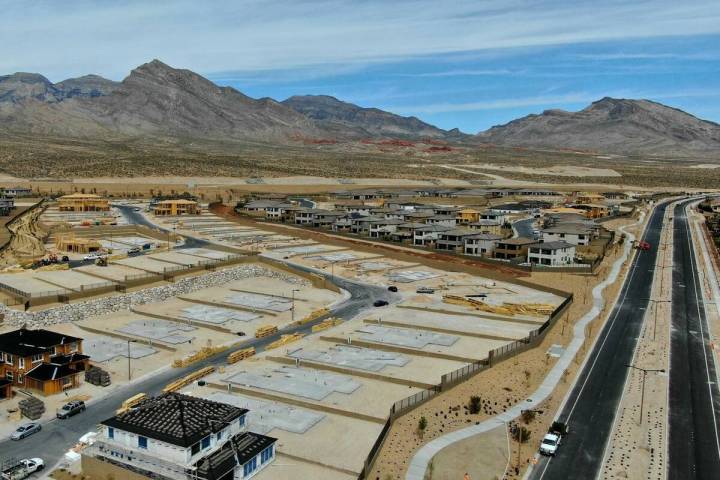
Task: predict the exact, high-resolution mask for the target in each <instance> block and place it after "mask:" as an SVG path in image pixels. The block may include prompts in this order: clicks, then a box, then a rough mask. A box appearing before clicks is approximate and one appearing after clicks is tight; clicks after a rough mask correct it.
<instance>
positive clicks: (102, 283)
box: [35, 270, 114, 292]
mask: <svg viewBox="0 0 720 480" xmlns="http://www.w3.org/2000/svg"><path fill="white" fill-rule="evenodd" d="M35 276H36V277H37V278H38V279H40V280H43V281H45V282H48V283H52V284H54V285H56V286H58V287H61V288H63V287H64V288H67V289H69V290H73V291H75V292H81V291H84V290H90V289H96V288H105V287H112V286H113V285H114V282H112V281H110V280H103V279H102V278H97V277H93V276H92V275H88V274H87V273H82V272H78V271H76V270H48V271H44V272H42V271H41V272H36V273H35Z"/></svg>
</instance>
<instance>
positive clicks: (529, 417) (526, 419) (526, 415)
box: [520, 410, 535, 425]
mask: <svg viewBox="0 0 720 480" xmlns="http://www.w3.org/2000/svg"><path fill="white" fill-rule="evenodd" d="M520 418H522V421H523V423H524V424H525V425H528V424H530V422H532V421H533V420H535V411H533V410H523V411H522V414H520Z"/></svg>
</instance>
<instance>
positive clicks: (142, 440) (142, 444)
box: [138, 436, 148, 450]
mask: <svg viewBox="0 0 720 480" xmlns="http://www.w3.org/2000/svg"><path fill="white" fill-rule="evenodd" d="M138 448H142V449H144V450H147V448H148V440H147V437H140V436H139V437H138Z"/></svg>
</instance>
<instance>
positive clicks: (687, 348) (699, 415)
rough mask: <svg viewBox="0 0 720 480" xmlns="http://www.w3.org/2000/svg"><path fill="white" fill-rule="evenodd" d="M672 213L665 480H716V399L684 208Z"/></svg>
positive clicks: (719, 456) (719, 412)
mask: <svg viewBox="0 0 720 480" xmlns="http://www.w3.org/2000/svg"><path fill="white" fill-rule="evenodd" d="M688 203H690V201H688V202H682V203H680V204H678V205H677V206H676V207H675V210H674V212H673V216H674V220H673V222H674V233H675V235H674V246H675V248H674V251H673V291H672V335H671V339H670V401H669V403H670V413H669V446H668V456H669V459H668V477H667V478H668V479H682V480H695V479H697V480H702V479H708V480H709V479H718V478H720V436H719V435H718V432H719V431H720V423H719V422H718V420H719V419H720V393H719V392H718V384H717V375H716V371H715V362H714V359H713V352H712V350H711V347H710V337H709V330H708V324H707V318H706V316H705V306H704V303H703V297H702V287H701V283H700V277H699V271H698V262H697V257H696V255H695V253H696V252H695V248H694V246H693V242H692V237H691V234H690V225H689V222H688V218H687V214H686V207H687V205H688Z"/></svg>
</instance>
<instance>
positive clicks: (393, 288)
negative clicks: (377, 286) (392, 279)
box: [388, 285, 397, 292]
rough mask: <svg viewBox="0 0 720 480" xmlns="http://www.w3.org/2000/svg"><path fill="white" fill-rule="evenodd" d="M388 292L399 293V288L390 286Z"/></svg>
mask: <svg viewBox="0 0 720 480" xmlns="http://www.w3.org/2000/svg"><path fill="white" fill-rule="evenodd" d="M388 290H389V291H391V292H397V287H396V286H395V285H390V286H389V287H388Z"/></svg>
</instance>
